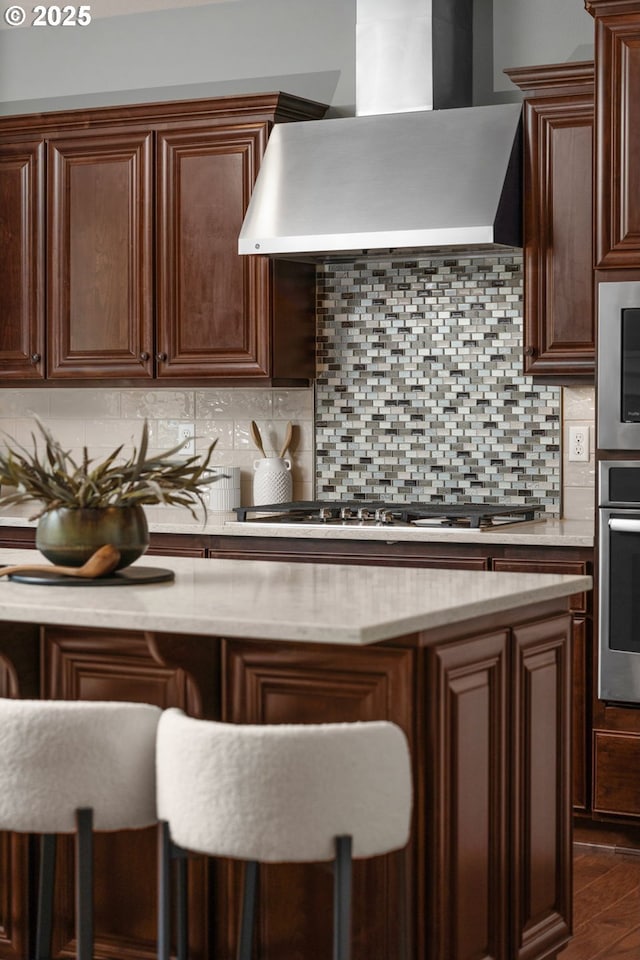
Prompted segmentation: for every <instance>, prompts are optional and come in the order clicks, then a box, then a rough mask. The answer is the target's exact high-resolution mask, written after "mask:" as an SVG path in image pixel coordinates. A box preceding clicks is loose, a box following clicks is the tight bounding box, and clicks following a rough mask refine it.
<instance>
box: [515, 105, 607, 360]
mask: <svg viewBox="0 0 640 960" xmlns="http://www.w3.org/2000/svg"><path fill="white" fill-rule="evenodd" d="M526 121H527V132H528V144H527V146H528V165H527V169H528V172H529V184H528V186H529V192H527V194H526V197H527V199H526V203H527V208H528V212H529V215H528V217H527V224H526V228H525V234H526V236H525V276H526V304H525V317H526V324H525V326H526V329H525V347H527V348H529V349H528V350H527V351H526V352H525V372H526V373H534V374H535V373H540V374H543V373H549V374H553V373H556V374H558V373H562V372H566V373H567V374H573V375H576V374H583V373H588V374H593V368H594V340H595V330H594V308H593V279H592V271H593V245H592V240H591V237H592V208H593V205H592V200H591V194H592V187H591V183H592V151H593V98H592V97H591V96H590V97H584V98H565V99H558V100H556V99H555V98H548V99H545V98H541V99H540V100H534V101H532V102H531V101H530V102H528V103H527V104H526Z"/></svg>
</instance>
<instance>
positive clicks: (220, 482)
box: [205, 467, 240, 511]
mask: <svg viewBox="0 0 640 960" xmlns="http://www.w3.org/2000/svg"><path fill="white" fill-rule="evenodd" d="M211 472H212V473H215V474H216V476H217V477H218V479H217V480H216V481H215V482H214V483H211V484H209V486H208V487H206V488H205V489H206V490H208V492H209V510H213V511H216V510H220V511H223V510H224V511H229V510H233V509H234V507H239V506H240V467H211Z"/></svg>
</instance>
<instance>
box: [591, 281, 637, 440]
mask: <svg viewBox="0 0 640 960" xmlns="http://www.w3.org/2000/svg"><path fill="white" fill-rule="evenodd" d="M597 417H598V446H599V448H600V449H601V450H634V451H640V281H628V280H627V281H624V282H613V283H611V282H610V283H600V284H599V287H598V398H597Z"/></svg>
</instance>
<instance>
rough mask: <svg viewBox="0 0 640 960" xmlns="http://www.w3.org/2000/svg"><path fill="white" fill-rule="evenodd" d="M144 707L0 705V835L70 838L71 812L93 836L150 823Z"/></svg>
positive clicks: (149, 728) (156, 715) (149, 721)
mask: <svg viewBox="0 0 640 960" xmlns="http://www.w3.org/2000/svg"><path fill="white" fill-rule="evenodd" d="M161 712H162V711H161V710H160V709H159V708H158V707H155V706H152V705H150V704H139V703H118V702H100V701H93V702H91V701H62V700H9V699H0V830H12V831H16V832H25V833H72V832H74V831H75V829H76V820H75V811H76V809H78V808H83V807H84V808H89V807H90V808H92V809H93V826H94V829H95V830H122V829H130V828H137V827H145V826H148V825H150V824H154V823H155V822H156V819H157V818H156V805H155V739H156V731H157V727H158V721H159V719H160V715H161Z"/></svg>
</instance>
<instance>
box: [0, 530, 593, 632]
mask: <svg viewBox="0 0 640 960" xmlns="http://www.w3.org/2000/svg"><path fill="white" fill-rule="evenodd" d="M34 560H35V558H34V553H33V551H32V550H9V549H6V550H0V564H2V565H4V564H8V563H22V562H34ZM136 566H145V567H161V568H165V569H167V568H168V569H171V570H173V571H174V573H175V580H174V581H172V582H169V583H156V584H146V585H136V586H123V587H119V586H106V585H103V586H95V585H87V584H85V583H81V584H74V585H69V586H66V585H65V586H52V585H40V584H32V583H21V582H16V581H11V580H9V579H0V619H1V620H4V621H15V622H21V623H39V624H43V625H58V626H91V627H95V628H107V629H114V630H116V629H123V630H131V629H134V630H139V631H162V632H167V633H183V634H193V635H201V636H226V637H244V638H247V639H254V638H255V639H265V640H269V639H273V640H290V641H307V642H318V643H338V644H346V645H363V644H370V643H376V642H380V641H383V640H387V639H391V638H394V637H399V636H401V635H404V634H408V633H412V632H417V631H422V630H428V629H432V628H435V627H441V626H448V625H453V624H457V623H463V622H465V621H468V620H473V619H476V618H479V617H482V616H485V615H489V614H494V613H499V612H503V611H508V610H515V609H518V608H520V607H523V606H526V605H529V604H538V603H544V602H545V601H548V600H555V599H558V598H561V597H565V596H566V597H568V596H569V595H571V594H574V593H577V592H580V591H584V590H589V589H590V588H591V585H592V581H591V578H590V577H588V576H573V575H558V574H530V573H522V574H521V573H503V572H492V571H471V570H437V569H436V570H434V569H416V568H409V569H406V568H395V567H371V566H360V565H354V564H345V565H342V564H323V563H304V564H300V563H288V562H277V561H261V560H222V559H200V558H191V557H151V556H147V557H143V558H141V560H139V561H137V562H136Z"/></svg>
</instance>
